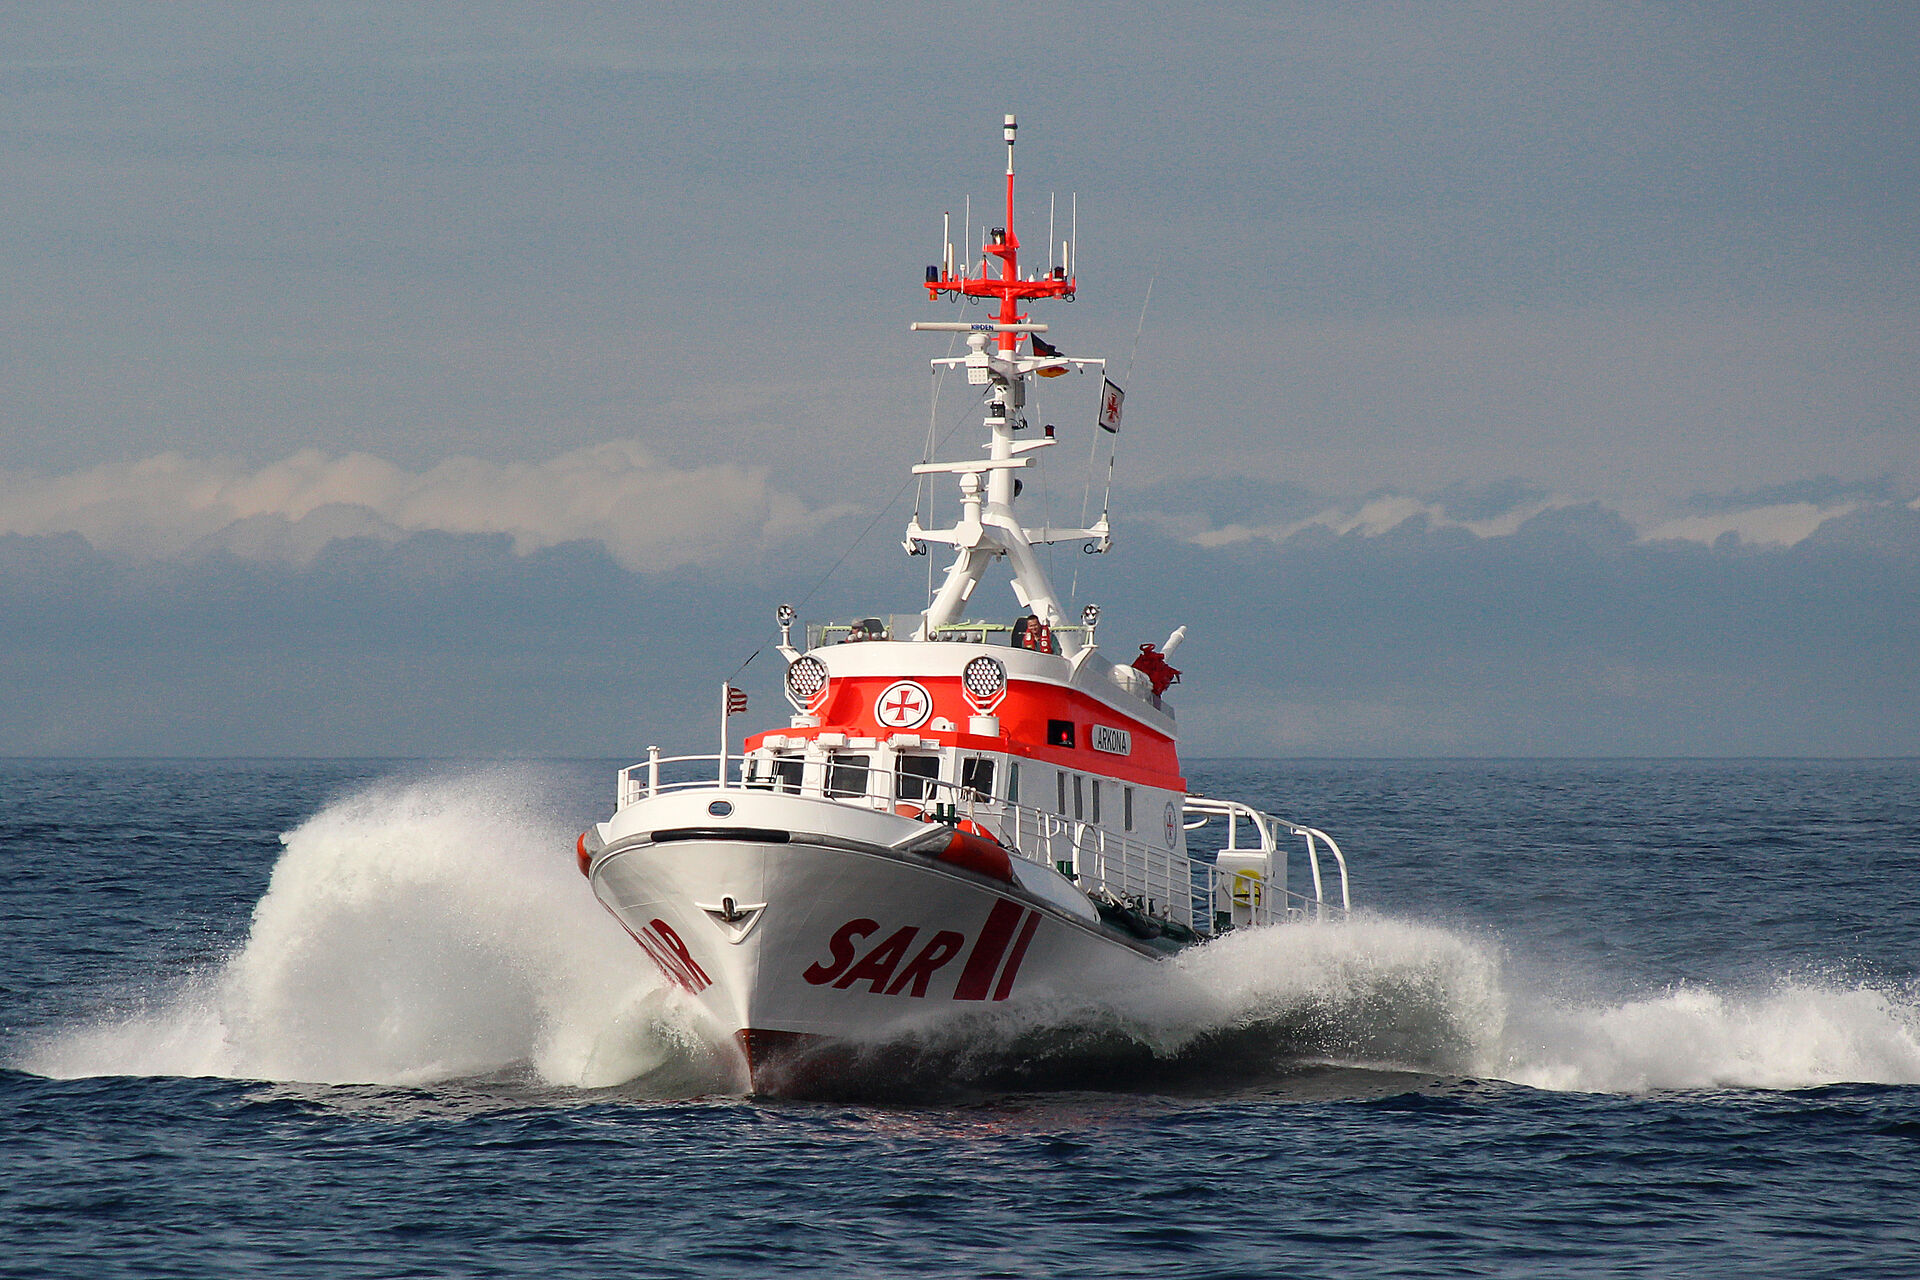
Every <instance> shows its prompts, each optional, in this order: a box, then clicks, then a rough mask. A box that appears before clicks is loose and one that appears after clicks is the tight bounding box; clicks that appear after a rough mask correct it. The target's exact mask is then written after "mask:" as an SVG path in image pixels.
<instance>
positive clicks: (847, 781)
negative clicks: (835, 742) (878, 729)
mask: <svg viewBox="0 0 1920 1280" xmlns="http://www.w3.org/2000/svg"><path fill="white" fill-rule="evenodd" d="M870 763H872V761H871V757H868V756H864V755H859V756H855V755H844V754H841V753H839V752H835V753H834V755H833V756H831V757H830V758H829V759H828V760H827V794H828V795H830V796H864V795H866V794H867V766H868V765H869V764H870Z"/></svg>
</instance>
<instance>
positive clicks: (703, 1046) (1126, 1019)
mask: <svg viewBox="0 0 1920 1280" xmlns="http://www.w3.org/2000/svg"><path fill="white" fill-rule="evenodd" d="M537 790H538V786H537V780H536V779H534V778H532V777H530V776H528V775H527V774H525V773H516V772H512V771H507V770H496V771H491V772H486V773H481V774H476V775H468V776H465V777H462V778H458V779H454V780H451V781H446V780H441V781H430V782H421V783H414V784H390V785H385V786H376V787H373V788H371V789H369V790H366V791H363V792H361V793H359V794H357V795H355V796H352V797H350V798H348V799H345V800H342V801H340V802H338V803H335V804H332V805H330V806H328V807H327V808H325V809H324V810H322V811H321V812H320V813H319V814H317V815H316V816H314V817H313V818H312V819H310V820H309V821H308V822H306V823H305V824H303V825H302V826H301V827H300V828H299V829H297V830H295V831H293V832H292V833H290V834H288V835H287V836H285V837H284V842H285V844H286V852H285V853H284V854H283V855H282V857H281V859H280V862H279V864H278V865H277V866H276V867H275V868H274V872H273V877H272V881H271V883H270V884H269V886H268V889H267V892H266V895H265V896H264V897H263V898H262V899H261V901H260V903H259V905H258V906H257V907H256V909H255V911H254V916H253V921H252V927H251V929H250V931H249V933H248V936H247V939H246V941H245V943H244V945H243V946H242V947H241V948H240V949H239V950H238V951H237V952H236V953H235V954H234V955H233V956H232V957H231V958H230V959H228V960H227V961H225V962H224V963H222V964H220V965H217V966H215V967H213V968H212V969H210V970H208V971H206V972H204V973H202V974H200V975H198V976H196V977H195V978H193V979H192V980H190V981H188V982H187V983H186V984H184V985H183V986H181V987H179V988H178V989H175V990H172V991H170V992H167V993H163V994H161V995H159V996H156V997H152V998H150V999H149V1002H148V1010H147V1011H146V1012H144V1013H140V1014H136V1015H133V1016H126V1017H117V1018H108V1019H101V1020H97V1021H95V1022H94V1023H92V1024H90V1025H86V1026H82V1027H78V1028H75V1029H71V1030H68V1031H66V1032H64V1033H61V1034H58V1035H55V1036H52V1037H50V1038H48V1039H45V1040H43V1041H42V1042H41V1043H39V1044H37V1045H35V1046H33V1047H32V1048H31V1049H30V1050H29V1052H28V1053H27V1055H26V1057H25V1060H24V1061H22V1062H21V1063H20V1064H19V1065H21V1066H23V1067H24V1068H26V1069H27V1070H30V1071H35V1072H38V1073H41V1074H43V1075H51V1076H83V1075H122V1074H143V1075H217V1076H233V1077H242V1078H250V1079H270V1080H305V1081H320V1082H342V1083H344V1082H364V1083H377V1084H423V1083H428V1082H432V1081H438V1080H450V1079H459V1078H471V1077H475V1076H487V1075H491V1074H498V1073H502V1072H508V1073H511V1072H523V1073H531V1075H532V1076H534V1077H535V1078H537V1079H538V1080H540V1081H542V1082H545V1083H547V1084H551V1085H558V1086H569V1087H597V1086H609V1085H614V1084H620V1083H624V1082H628V1081H634V1080H640V1081H643V1082H647V1087H648V1088H649V1091H660V1090H664V1091H668V1092H678V1093H695V1092H708V1091H714V1090H722V1089H726V1088H728V1087H730V1084H729V1082H730V1080H731V1078H732V1077H731V1074H730V1067H729V1065H728V1062H727V1059H726V1056H725V1052H726V1051H725V1050H724V1047H714V1046H711V1045H709V1044H708V1043H707V1042H706V1041H705V1040H704V1039H703V1038H702V1037H701V1036H700V1035H699V1034H698V1033H697V1031H696V1026H697V1023H696V1020H695V1017H694V1015H693V1014H692V1013H691V1012H690V1011H689V1010H687V1009H686V1008H685V1007H684V1006H683V1005H681V1004H680V1003H679V1002H678V1000H677V999H676V998H675V997H674V996H673V995H672V994H671V993H670V991H669V990H668V989H666V988H665V987H664V984H662V983H661V981H660V980H659V979H658V977H657V975H655V973H654V971H653V969H652V968H651V966H649V965H648V964H647V963H645V961H644V959H643V958H642V957H641V956H640V954H639V953H638V951H637V950H636V948H635V947H634V945H633V943H632V941H631V940H630V939H628V938H627V937H626V935H625V934H624V933H623V932H622V931H621V930H620V928H619V927H618V926H617V925H616V924H614V923H613V921H612V920H611V919H609V918H608V917H607V916H606V914H605V913H604V912H603V911H601V910H600V908H599V906H598V905H597V904H596V903H595V902H594V901H593V898H592V895H591V894H590V893H589V892H588V890H587V888H586V886H585V885H584V884H583V883H582V882H581V881H580V879H579V876H578V873H577V872H576V870H575V868H574V861H573V857H572V850H571V844H572V835H573V833H572V832H571V831H569V830H568V829H567V828H566V827H565V826H564V825H562V824H560V823H558V822H556V821H554V820H553V819H551V818H549V817H547V816H545V815H543V814H542V812H541V811H540V808H539V806H538V803H537V801H536V795H537ZM1562 985H1564V984H1562ZM921 1031H922V1034H923V1035H925V1034H928V1033H931V1034H932V1037H933V1038H934V1039H936V1040H942V1041H945V1042H946V1045H947V1048H948V1049H949V1050H950V1049H951V1048H952V1047H953V1040H954V1037H955V1036H956V1035H958V1036H962V1037H965V1038H967V1040H968V1045H969V1048H970V1050H971V1051H972V1053H973V1054H974V1056H980V1057H986V1056H991V1055H992V1054H993V1053H994V1052H995V1051H996V1050H997V1049H1001V1048H1005V1047H1009V1046H1013V1045H1017V1044H1020V1043H1023V1042H1024V1040H1030V1038H1031V1037H1032V1036H1034V1035H1035V1034H1036V1033H1038V1034H1042V1035H1046V1034H1050V1033H1054V1032H1059V1033H1062V1034H1060V1035H1055V1036H1054V1043H1055V1044H1056V1046H1057V1045H1058V1044H1060V1043H1063V1042H1064V1043H1065V1044H1067V1045H1068V1046H1069V1048H1070V1047H1071V1045H1072V1043H1074V1040H1075V1036H1077V1035H1080V1034H1081V1033H1083V1032H1091V1033H1093V1034H1095V1035H1096V1036H1097V1037H1103V1038H1104V1039H1105V1041H1106V1042H1107V1043H1108V1044H1109V1045H1110V1044H1111V1043H1112V1042H1113V1041H1114V1040H1115V1039H1116V1038H1118V1039H1119V1040H1120V1041H1122V1042H1124V1043H1126V1044H1131V1045H1133V1046H1136V1047H1137V1048H1138V1049H1140V1050H1141V1051H1144V1052H1148V1053H1150V1054H1152V1055H1154V1056H1156V1057H1160V1058H1168V1059H1177V1058H1179V1057H1180V1056H1181V1055H1183V1054H1187V1055H1191V1054H1203V1055H1204V1054H1205V1053H1207V1052H1209V1046H1210V1045H1213V1044H1216V1043H1218V1042H1220V1040H1221V1038H1222V1037H1229V1038H1231V1037H1235V1036H1238V1037H1241V1038H1242V1040H1243V1041H1244V1040H1245V1039H1246V1038H1247V1037H1252V1038H1253V1039H1254V1040H1255V1041H1256V1042H1257V1043H1258V1044H1259V1045H1260V1046H1262V1051H1263V1052H1266V1053H1268V1057H1269V1058H1274V1055H1278V1058H1284V1059H1285V1060H1287V1061H1289V1062H1292V1063H1296V1064H1297V1063H1302V1062H1337V1063H1346V1064H1353V1065H1362V1066H1373V1067H1381V1068H1391V1069H1408V1070H1416V1071H1426V1072H1434V1073H1441V1074H1446V1075H1457V1076H1468V1077H1478V1078H1485V1079H1503V1080H1510V1081H1514V1082H1517V1083H1521V1084H1526V1085H1531V1086H1534V1087H1537V1088H1542V1089H1553V1090H1573V1091H1590V1092H1626V1093H1632V1092H1641V1091H1646V1090H1652V1089H1663V1088H1680V1089H1688V1088H1714V1087H1743V1088H1805V1087H1812V1086H1818V1085H1824V1084H1831V1083H1839V1082H1847V1081H1853V1082H1873V1083H1887V1084H1920V993H1916V992H1915V991H1912V990H1890V989H1881V988H1876V987H1870V986H1866V985H1861V984H1857V983H1847V982H1841V981H1825V982H1822V981H1805V980H1799V981H1796V980H1784V979H1783V980H1781V981H1779V982H1776V983H1774V984H1772V985H1770V986H1766V987H1764V988H1761V989H1756V990H1749V991H1740V992H1734V991H1726V990H1719V989H1713V988H1707V987H1697V986H1689V987H1679V988H1674V989H1671V990H1667V991H1662V992H1657V993H1653V994H1649V995H1645V996H1641V997H1638V998H1632V999H1626V1000H1620V999H1613V998H1608V999H1602V998H1591V999H1584V1000H1582V999H1567V998H1565V997H1563V996H1561V997H1549V996H1546V995H1541V994H1535V993H1534V992H1532V991H1531V990H1529V989H1527V988H1526V987H1525V986H1523V985H1522V984H1520V983H1519V982H1518V981H1517V980H1516V979H1515V977H1514V976H1513V975H1512V973H1511V972H1510V971H1509V966H1507V965H1505V964H1504V963H1503V957H1502V953H1501V949H1500V947H1499V946H1498V945H1496V944H1494V943H1493V942H1491V941H1489V940H1486V939H1482V938H1474V937H1469V936H1465V935H1462V934H1460V933H1458V932H1454V931H1450V930H1447V929H1442V928H1438V927H1434V926H1430V925H1423V924H1418V923H1412V922H1407V921H1400V920H1394V919H1389V918H1381V917H1368V916H1364V915H1363V916H1361V917H1358V918H1356V919H1355V920H1354V921H1352V922H1351V923H1347V924H1342V925H1312V926H1301V927H1298V928H1285V929H1274V930H1258V931H1252V930H1249V931H1243V932H1240V933H1236V934H1231V935H1229V936H1227V937H1226V938H1224V939H1221V940H1220V941H1218V942H1216V943H1213V944H1210V945H1208V946H1206V947H1203V948H1199V949H1196V950H1193V951H1190V952H1188V953H1186V954H1185V955H1183V956H1181V957H1180V958H1178V959H1177V960H1175V961H1173V962H1172V963H1170V964H1168V965H1166V966H1164V967H1163V969H1162V970H1161V971H1160V974H1159V976H1158V980H1157V981H1155V982H1151V983H1146V984H1141V985H1139V986H1138V987H1136V988H1134V989H1133V990H1131V991H1129V992H1128V993H1127V995H1126V996H1125V997H1124V998H1120V999H1115V1000H1111V1001H1108V1002H1105V1003H1103V1004H1102V1005H1100V1006H1099V1007H1089V1006H1087V1005H1086V1004H1085V1003H1084V1002H1082V1001H1076V1000H1073V999H1070V998H1068V997H1066V996H1064V995H1063V996H1061V997H1059V998H1056V999H1052V1000H1048V999H1039V1000H1033V1001H1029V1002H1025V1003H1021V1002H1014V1003H1012V1004H1009V1005H1007V1006H996V1007H994V1008H992V1009H991V1010H982V1011H979V1012H976V1013H974V1014H972V1015H970V1016H969V1017H968V1018H966V1019H965V1020H964V1021H963V1022H962V1023H960V1024H958V1025H957V1026H955V1025H949V1026H948V1027H947V1028H946V1029H945V1030H944V1031H938V1030H936V1029H933V1028H927V1027H923V1028H922V1029H921ZM1268 1051H1271V1052H1268ZM1255 1057H1256V1061H1255V1062H1253V1063H1250V1065H1252V1066H1255V1067H1256V1068H1257V1066H1258V1061H1264V1060H1265V1059H1260V1058H1259V1055H1255ZM1278 1058H1276V1059H1275V1060H1276V1061H1277V1060H1278ZM1247 1083H1248V1084H1249V1086H1252V1087H1258V1086H1259V1084H1260V1081H1259V1080H1249V1081H1248V1082H1247Z"/></svg>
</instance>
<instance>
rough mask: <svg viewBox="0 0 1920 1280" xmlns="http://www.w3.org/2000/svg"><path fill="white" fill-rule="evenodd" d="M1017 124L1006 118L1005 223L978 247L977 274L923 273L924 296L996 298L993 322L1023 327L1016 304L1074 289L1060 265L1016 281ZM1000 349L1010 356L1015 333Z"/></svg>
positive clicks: (1022, 315) (943, 269)
mask: <svg viewBox="0 0 1920 1280" xmlns="http://www.w3.org/2000/svg"><path fill="white" fill-rule="evenodd" d="M1018 128H1019V125H1017V124H1016V123H1014V118H1013V117H1012V116H1008V117H1007V122H1006V139H1007V224H1006V225H1005V226H1003V227H995V228H993V229H992V230H991V231H990V232H988V233H987V243H986V244H985V245H984V246H983V247H982V252H981V258H980V274H979V275H977V276H969V275H966V274H965V273H964V272H963V273H962V274H960V275H957V276H956V275H954V274H952V273H951V272H950V271H948V269H947V267H946V265H945V264H944V263H943V264H941V265H940V266H939V267H937V268H928V270H927V296H928V297H929V298H932V299H935V300H936V301H937V300H938V299H939V297H940V295H941V294H943V293H954V294H959V295H961V296H963V297H968V298H998V299H1000V310H999V314H998V315H996V316H995V317H994V319H995V320H996V321H997V322H998V323H1000V324H1003V325H1012V324H1024V323H1025V322H1026V319H1027V316H1026V314H1025V313H1024V312H1022V311H1021V310H1020V308H1019V306H1018V303H1019V302H1021V301H1024V300H1026V299H1030V298H1071V297H1072V296H1073V290H1074V280H1073V277H1072V276H1071V275H1069V274H1067V268H1066V267H1065V266H1064V265H1062V266H1058V267H1055V268H1054V269H1053V270H1052V272H1050V273H1049V274H1046V275H1035V276H1033V277H1032V278H1030V279H1026V280H1022V279H1021V278H1020V237H1019V236H1017V235H1015V234H1014V231H1013V135H1014V131H1015V130H1016V129H1018ZM988 258H998V259H1000V274H999V275H998V276H990V275H988V274H987V259H988ZM998 336H999V339H1000V350H1001V351H1003V352H1006V353H1009V354H1011V353H1012V351H1013V349H1014V348H1015V347H1016V346H1018V345H1019V343H1020V335H1019V334H1018V333H1017V332H1008V331H1004V330H1003V331H1002V332H1001V333H1000V334H999V335H998Z"/></svg>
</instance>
